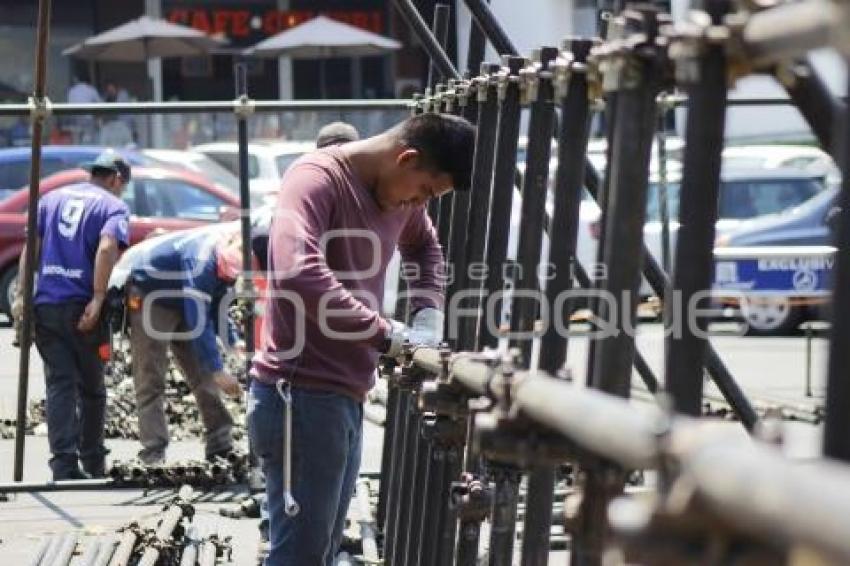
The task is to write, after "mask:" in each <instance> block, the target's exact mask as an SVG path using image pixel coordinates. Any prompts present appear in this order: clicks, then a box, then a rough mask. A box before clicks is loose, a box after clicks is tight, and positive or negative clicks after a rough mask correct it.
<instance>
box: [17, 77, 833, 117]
mask: <svg viewBox="0 0 850 566" xmlns="http://www.w3.org/2000/svg"><path fill="white" fill-rule="evenodd" d="M456 77H457V78H459V77H460V75H457V76H456ZM786 88H787V87H786ZM789 92H790V91H789ZM835 102H836V103H837V104H838V105H839V106H841V105H842V102H843V101H842V100H840V99H835ZM250 103H251V106H252V107H253V110H254V112H256V113H267V112H299V111H327V110H330V111H340V112H350V111H357V110H389V111H392V110H408V109H409V108H410V100H408V99H393V98H387V99H359V100H358V99H340V100H251V102H250ZM670 103H671V104H673V105H674V106H676V107H683V106H686V105H687V98H686V97H682V96H678V95H674V96H672V97H671V102H670ZM727 105H729V106H742V107H748V106H792V105H796V103H795V101H794V100H793V99H792V98H780V97H771V98H756V97H741V98H730V99H728V100H727ZM233 109H234V103H233V101H227V100H205V101H182V102H109V103H91V104H82V103H80V104H76V103H74V104H71V103H65V102H57V103H55V104H54V103H51V104H50V114H51V116H82V115H88V116H114V115H117V114H127V115H148V114H232V113H233ZM32 110H33V107H32V106H31V105H29V104H0V116H4V117H5V116H9V117H20V118H26V117H29V116H30V115H31V114H32Z"/></svg>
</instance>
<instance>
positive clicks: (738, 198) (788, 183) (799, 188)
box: [720, 179, 823, 219]
mask: <svg viewBox="0 0 850 566" xmlns="http://www.w3.org/2000/svg"><path fill="white" fill-rule="evenodd" d="M822 188H823V187H822V186H821V184H820V183H818V182H817V181H815V180H812V179H754V180H751V181H734V182H727V183H723V184H722V185H721V187H720V218H734V219H746V218H753V217H755V216H762V215H764V214H775V213H777V212H782V211H783V210H786V209H788V208H791V207H792V206H797V205H799V204H802V203H803V202H805V201H807V200H809V199H810V198H811V197H813V196H815V195H816V194H817V193H818V192H819V191H820V190H821V189H822Z"/></svg>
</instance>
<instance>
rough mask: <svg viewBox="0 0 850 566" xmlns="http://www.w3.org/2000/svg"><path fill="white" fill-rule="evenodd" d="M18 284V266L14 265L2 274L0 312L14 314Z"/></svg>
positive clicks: (0, 281)
mask: <svg viewBox="0 0 850 566" xmlns="http://www.w3.org/2000/svg"><path fill="white" fill-rule="evenodd" d="M17 284H18V266H17V265H12V266H11V267H9V269H7V270H6V271H4V272H3V274H2V275H0V313H2V314H5V315H7V316H12V301H14V299H15V288H16V287H17Z"/></svg>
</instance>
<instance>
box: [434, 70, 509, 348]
mask: <svg viewBox="0 0 850 566" xmlns="http://www.w3.org/2000/svg"><path fill="white" fill-rule="evenodd" d="M499 68H500V67H499V66H498V65H494V64H492V63H487V64H484V65H482V66H481V75H482V76H481V77H477V78H475V79H473V82H474V83H475V96H476V97H477V99H478V120H477V124H478V128H477V134H476V137H475V153H474V157H473V163H472V181H471V184H470V187H471V188H470V201H469V210H470V211H471V214H470V215H469V225H468V227H467V228H468V231H467V233H468V237H467V239H466V242H465V244H464V245H465V248H466V250H465V255H466V262H467V269H465V270H462V271H458V270H455V277H457V279H458V287H457V288H458V289H460V290H462V291H467V290H469V291H473V290H474V291H480V288H481V284H480V281H479V280H478V279H477V278H471V277H470V274H469V273H468V269H469V266H471V265H475V266H480V265H481V263H482V262H483V261H484V250H485V246H486V244H487V218H488V215H487V211H488V210H489V208H490V192H491V190H490V182H491V180H492V175H493V159H494V154H495V145H496V124H497V118H498V111H499V107H498V99H497V98H498V92H497V89H496V82H495V79H494V78H493V77H492V75H494V74H495V73H497V72H498V71H499ZM479 271H480V270H478V269H476V272H479ZM480 303H481V297H480V296H478V295H473V296H470V297H468V299H467V301H466V304H467V306H468V307H469V309H470V310H477V309H479V308H480ZM449 318H450V319H451V320H450V321H449V322H453V321H456V320H457V318H458V317H449ZM477 328H478V318H477V316H466V317H463V318H462V319H461V320H460V321H459V324H458V329H457V342H456V344H457V346H458V348H459V349H461V350H477V349H478V346H477V337H476V330H477ZM449 330H450V331H449V333H448V334H447V335H448V336H449V338H450V339H451V338H452V332H451V329H449Z"/></svg>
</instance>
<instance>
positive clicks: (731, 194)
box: [643, 168, 825, 262]
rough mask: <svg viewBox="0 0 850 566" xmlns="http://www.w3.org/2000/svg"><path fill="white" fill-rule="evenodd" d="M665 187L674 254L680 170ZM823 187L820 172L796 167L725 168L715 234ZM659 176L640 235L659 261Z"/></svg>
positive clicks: (804, 198) (778, 209)
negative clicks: (814, 172) (807, 171)
mask: <svg viewBox="0 0 850 566" xmlns="http://www.w3.org/2000/svg"><path fill="white" fill-rule="evenodd" d="M669 179H670V180H669V183H668V186H667V195H668V207H669V212H670V256H671V257H675V250H676V234H677V233H678V231H679V221H678V217H679V184H680V182H681V173H680V172H679V173H674V174H672V175H670V177H669ZM824 188H825V185H824V179H823V176H822V175H817V174H813V173H806V172H805V171H800V170H797V169H787V168H784V169H757V170H752V169H737V168H724V170H723V172H722V173H721V180H720V200H719V203H718V217H717V224H716V225H715V231H716V233H717V235H718V237H720V236H722V235H723V234H726V233H728V232H730V231H732V230H734V229H735V228H737V227H738V226H740V225H741V223H742V222H744V221H746V220H749V219H751V218H756V217H759V216H765V215H768V214H776V213H778V212H782V211H783V210H787V209H789V208H793V207H795V206H799V205H800V204H802V203H804V202H806V201H807V200H809V199H810V198H812V197H813V196H815V195H816V194H818V193H820V192H821V191H823V190H824ZM659 204H660V200H659V186H658V179H657V178H653V179H652V180H651V182H650V185H649V192H648V194H647V208H646V224H645V225H644V229H643V237H644V241H645V242H646V245H647V248H648V249H649V251H650V252H651V253H652V255H653V256H655V258H656V259H657V260H658V261H659V262H660V261H661V228H662V224H661V217H660V207H659Z"/></svg>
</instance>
